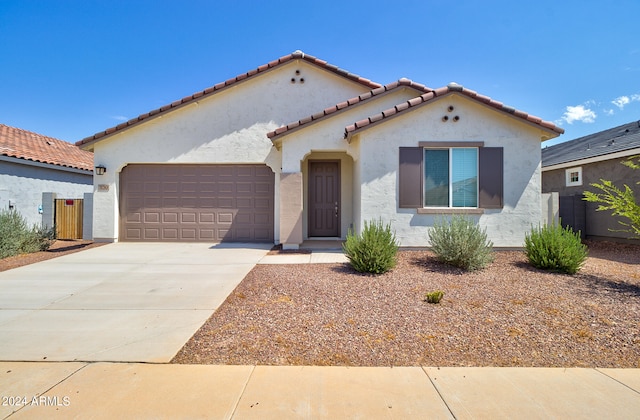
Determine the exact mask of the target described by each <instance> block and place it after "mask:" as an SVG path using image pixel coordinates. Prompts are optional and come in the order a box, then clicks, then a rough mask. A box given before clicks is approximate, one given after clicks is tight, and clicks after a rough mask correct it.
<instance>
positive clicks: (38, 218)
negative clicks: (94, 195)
mask: <svg viewBox="0 0 640 420" xmlns="http://www.w3.org/2000/svg"><path fill="white" fill-rule="evenodd" d="M91 191H93V174H91V173H78V171H67V170H61V169H57V168H56V166H55V165H45V164H39V163H36V164H32V163H30V162H24V161H20V160H19V159H3V160H0V208H2V209H8V208H9V201H10V200H11V201H12V202H14V203H15V209H16V210H17V211H18V212H20V214H21V215H22V216H23V217H24V218H25V219H26V221H27V223H28V224H29V225H34V224H37V225H40V224H42V222H43V220H42V214H40V213H39V211H38V208H39V206H41V205H42V204H43V203H42V193H43V192H51V193H56V194H57V197H58V198H83V195H84V193H88V192H91Z"/></svg>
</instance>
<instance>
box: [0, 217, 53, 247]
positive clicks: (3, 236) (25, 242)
mask: <svg viewBox="0 0 640 420" xmlns="http://www.w3.org/2000/svg"><path fill="white" fill-rule="evenodd" d="M53 239H55V229H54V228H45V227H38V226H33V227H32V228H29V227H28V226H27V222H26V221H25V220H24V217H22V215H21V214H20V213H18V212H16V211H15V210H0V258H6V257H11V256H14V255H18V254H27V253H31V252H38V251H45V250H47V249H49V246H51V243H52V242H53Z"/></svg>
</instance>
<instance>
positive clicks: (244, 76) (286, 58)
mask: <svg viewBox="0 0 640 420" xmlns="http://www.w3.org/2000/svg"><path fill="white" fill-rule="evenodd" d="M291 60H304V61H306V62H308V63H311V64H314V65H316V66H318V67H321V68H323V69H325V70H328V71H331V72H333V73H336V74H338V75H339V76H342V77H345V78H347V79H350V80H352V81H354V82H357V83H360V84H362V85H364V86H366V87H368V88H370V89H376V88H379V87H381V86H382V85H380V84H379V83H376V82H373V81H371V80H369V79H365V78H364V77H361V76H358V75H357V74H353V73H349V72H348V71H346V70H343V69H341V68H338V67H336V66H334V65H331V64H329V63H327V62H326V61H324V60H320V59H319V58H317V57H314V56H312V55H309V54H305V53H304V52H302V51H300V50H298V51H295V52H293V53H291V54H288V55H285V56H283V57H280V58H279V59H277V60H273V61H270V62H269V63H267V64H263V65H262V66H259V67H258V68H256V69H253V70H250V71H248V72H246V73H242V74H240V75H238V76H236V77H234V78H231V79H228V80H226V81H225V82H223V83H218V84H216V85H214V86H212V87H209V88H207V89H204V90H203V91H200V92H196V93H194V94H193V95H190V96H186V97H184V98H182V99H181V100H178V101H175V102H172V103H171V104H169V105H165V106H163V107H160V108H159V109H156V110H153V111H150V112H147V113H145V114H142V115H139V116H138V117H136V118H132V119H131V120H129V121H127V122H125V123H122V124H119V125H118V126H116V127H112V128H109V129H106V130H104V131H102V132H99V133H96V134H94V135H93V136H89V137H86V138H84V139H82V140H80V141H78V142H76V145H77V146H82V145H86V144H89V143H93V142H95V141H97V140H99V139H101V138H103V137H105V136H107V135H110V134H113V133H115V132H116V131H120V130H123V129H125V128H128V127H130V126H132V125H136V124H139V123H140V122H142V121H144V120H145V119H147V118H150V117H152V116H156V115H158V114H160V113H163V112H167V111H171V110H173V109H175V108H178V107H181V106H184V105H185V104H187V103H189V102H192V101H194V100H196V99H199V98H202V97H203V96H207V95H211V94H215V93H217V92H219V91H221V90H223V89H226V88H228V87H229V86H233V85H235V84H236V83H239V82H241V81H244V80H247V79H249V78H251V77H254V76H256V75H258V74H261V73H264V72H266V71H268V70H271V69H273V68H274V67H277V66H279V65H282V64H284V63H287V62H289V61H291Z"/></svg>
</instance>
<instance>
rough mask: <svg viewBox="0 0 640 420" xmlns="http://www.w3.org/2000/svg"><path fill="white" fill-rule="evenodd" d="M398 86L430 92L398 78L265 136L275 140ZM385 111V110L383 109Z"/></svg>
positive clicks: (428, 89)
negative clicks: (295, 129)
mask: <svg viewBox="0 0 640 420" xmlns="http://www.w3.org/2000/svg"><path fill="white" fill-rule="evenodd" d="M400 87H410V88H412V89H415V90H417V91H418V92H431V89H430V88H428V87H426V86H425V85H422V84H420V83H415V82H413V81H411V80H409V79H400V80H398V81H396V82H391V83H389V84H387V85H384V86H380V87H379V88H375V89H372V90H371V91H369V92H366V93H363V94H361V95H359V96H356V97H355V98H351V99H347V100H346V101H344V102H340V103H339V104H337V105H334V106H332V107H329V108H326V109H325V110H324V111H322V112H318V113H317V114H313V115H311V116H309V117H305V118H303V119H301V120H298V121H295V122H292V123H290V124H287V125H285V126H283V127H279V128H277V129H276V130H273V131H270V132H268V133H267V137H269V138H270V139H271V140H272V141H273V140H275V138H276V137H277V136H280V135H282V134H285V133H287V132H289V131H291V130H293V129H294V128H298V127H300V126H302V125H305V124H308V123H310V122H316V121H318V120H319V119H322V118H324V117H326V116H328V115H330V114H333V113H335V112H337V111H340V110H343V109H346V108H349V107H351V106H353V105H357V104H361V103H362V102H364V101H367V100H369V99H371V98H374V97H376V96H378V95H381V94H384V93H387V92H390V91H392V90H394V89H397V88H400ZM385 112H386V111H385Z"/></svg>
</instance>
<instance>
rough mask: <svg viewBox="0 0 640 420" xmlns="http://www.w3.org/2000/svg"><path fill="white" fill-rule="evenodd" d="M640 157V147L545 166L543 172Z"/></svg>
mask: <svg viewBox="0 0 640 420" xmlns="http://www.w3.org/2000/svg"><path fill="white" fill-rule="evenodd" d="M635 155H640V147H637V148H635V149H628V150H623V151H621V152H614V153H607V154H606V155H599V156H593V157H590V158H586V159H578V160H572V161H569V162H562V163H557V164H555V165H549V166H543V167H542V172H547V171H554V170H556V169H565V168H573V167H575V166H581V165H588V164H590V163H596V162H604V161H606V160H612V159H621V158H628V157H631V156H635Z"/></svg>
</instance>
